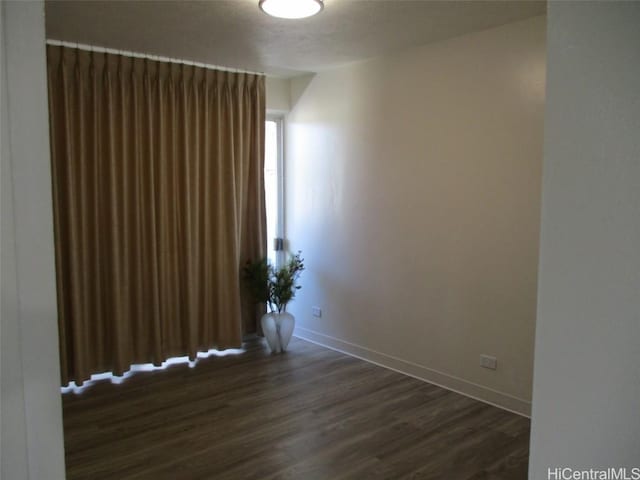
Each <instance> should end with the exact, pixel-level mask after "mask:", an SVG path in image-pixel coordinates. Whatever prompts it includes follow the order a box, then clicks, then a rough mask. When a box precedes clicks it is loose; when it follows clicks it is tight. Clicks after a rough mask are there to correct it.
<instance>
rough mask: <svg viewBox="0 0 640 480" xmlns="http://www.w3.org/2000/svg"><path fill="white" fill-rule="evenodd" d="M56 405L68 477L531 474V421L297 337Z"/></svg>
mask: <svg viewBox="0 0 640 480" xmlns="http://www.w3.org/2000/svg"><path fill="white" fill-rule="evenodd" d="M63 407H64V430H65V447H66V461H67V478H69V479H92V480H98V479H118V480H124V479H171V480H181V479H213V478H215V479H223V480H224V479H301V480H312V479H331V480H333V479H346V478H348V479H418V478H422V479H447V480H471V479H473V480H480V479H518V480H519V479H526V478H527V459H528V453H529V421H528V420H527V419H525V418H523V417H520V416H518V415H514V414H511V413H508V412H505V411H502V410H500V409H498V408H495V407H491V406H489V405H485V404H483V403H480V402H478V401H475V400H472V399H469V398H467V397H464V396H462V395H458V394H455V393H452V392H449V391H447V390H444V389H441V388H438V387H435V386H433V385H429V384H427V383H424V382H421V381H419V380H415V379H412V378H410V377H406V376H404V375H401V374H399V373H395V372H392V371H390V370H386V369H384V368H382V367H377V366H375V365H371V364H369V363H366V362H363V361H361V360H358V359H354V358H351V357H348V356H346V355H342V354H340V353H337V352H334V351H331V350H327V349H324V348H322V347H318V346H316V345H313V344H311V343H308V342H305V341H302V340H298V339H295V338H294V339H293V340H292V343H291V345H290V351H289V352H288V353H286V354H285V355H278V356H272V355H269V354H268V353H267V352H266V350H265V349H264V348H263V347H262V344H261V343H255V342H254V343H251V344H249V345H247V353H244V354H241V355H237V356H226V357H210V358H207V359H202V360H200V361H199V362H198V364H197V365H196V366H195V368H189V367H188V366H187V365H184V364H183V365H174V366H172V367H170V368H168V369H167V370H162V371H154V372H140V373H136V374H134V375H133V376H132V377H130V378H128V379H126V380H125V381H124V382H123V383H122V384H119V385H114V384H111V383H110V382H108V381H105V382H102V383H98V384H96V385H93V386H91V387H89V388H88V389H87V390H86V391H85V392H83V393H82V394H79V395H78V394H74V393H67V394H64V395H63Z"/></svg>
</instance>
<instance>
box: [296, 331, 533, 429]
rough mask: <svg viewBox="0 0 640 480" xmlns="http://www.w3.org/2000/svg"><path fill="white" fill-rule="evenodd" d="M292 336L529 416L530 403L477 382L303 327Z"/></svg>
mask: <svg viewBox="0 0 640 480" xmlns="http://www.w3.org/2000/svg"><path fill="white" fill-rule="evenodd" d="M293 335H294V336H295V337H298V338H301V339H302V340H307V341H309V342H312V343H315V344H317V345H320V346H323V347H326V348H330V349H331V350H336V351H338V352H341V353H345V354H347V355H350V356H352V357H356V358H359V359H361V360H364V361H367V362H370V363H373V364H375V365H379V366H381V367H384V368H388V369H390V370H394V371H396V372H399V373H403V374H405V375H408V376H410V377H413V378H417V379H418V380H423V381H425V382H428V383H431V384H433V385H437V386H438V387H442V388H446V389H447V390H451V391H453V392H456V393H459V394H461V395H465V396H467V397H471V398H474V399H476V400H480V401H481V402H484V403H488V404H490V405H493V406H495V407H499V408H502V409H503V410H507V411H509V412H512V413H517V414H518V415H522V416H524V417H528V418H529V417H530V416H531V402H529V401H527V400H524V399H522V398H518V397H514V396H512V395H509V394H507V393H503V392H499V391H497V390H493V389H491V388H488V387H484V386H482V385H478V384H477V383H473V382H469V381H468V380H463V379H462V378H458V377H454V376H452V375H449V374H446V373H442V372H439V371H437V370H433V369H431V368H427V367H423V366H422V365H418V364H416V363H413V362H408V361H406V360H402V359H401V358H397V357H393V356H391V355H387V354H385V353H380V352H376V351H375V350H371V349H369V348H365V347H362V346H360V345H356V344H355V343H351V342H346V341H344V340H340V339H338V338H334V337H331V336H329V335H325V334H323V333H319V332H315V331H313V330H309V329H307V328H303V327H298V326H296V328H295V331H294V333H293Z"/></svg>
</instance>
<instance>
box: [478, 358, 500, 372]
mask: <svg viewBox="0 0 640 480" xmlns="http://www.w3.org/2000/svg"><path fill="white" fill-rule="evenodd" d="M480 366H481V367H483V368H488V369H490V370H495V369H496V368H498V359H497V358H496V357H491V356H489V355H480Z"/></svg>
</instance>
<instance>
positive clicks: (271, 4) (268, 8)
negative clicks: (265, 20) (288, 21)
mask: <svg viewBox="0 0 640 480" xmlns="http://www.w3.org/2000/svg"><path fill="white" fill-rule="evenodd" d="M258 6H259V7H260V10H262V11H263V12H264V13H266V14H268V15H271V16H272V17H279V18H305V17H311V16H312V15H315V14H316V13H319V12H320V10H322V8H323V7H324V2H323V1H322V0H260V1H259V2H258Z"/></svg>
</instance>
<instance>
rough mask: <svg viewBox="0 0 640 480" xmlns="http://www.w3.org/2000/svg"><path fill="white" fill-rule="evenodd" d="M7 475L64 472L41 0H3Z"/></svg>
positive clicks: (3, 322)
mask: <svg viewBox="0 0 640 480" xmlns="http://www.w3.org/2000/svg"><path fill="white" fill-rule="evenodd" d="M0 8H1V9H2V48H1V50H2V75H1V79H2V89H1V90H2V109H1V110H2V171H1V176H2V319H1V326H2V330H1V337H2V340H1V341H2V352H1V353H2V355H1V361H2V365H1V370H2V381H1V386H2V397H1V416H2V420H1V432H0V433H1V435H0V438H1V442H2V443H1V445H2V450H1V451H2V454H1V455H2V467H1V472H2V478H6V479H8V480H9V479H34V480H35V479H47V480H49V479H52V480H57V479H62V478H64V476H65V474H64V455H63V437H62V411H61V404H60V388H59V387H60V372H59V358H58V326H57V312H56V298H55V275H54V252H53V226H52V200H51V174H50V164H49V138H48V131H49V127H48V120H47V92H46V73H45V44H44V5H43V3H42V2H36V1H33V2H2V4H1V6H0Z"/></svg>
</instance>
